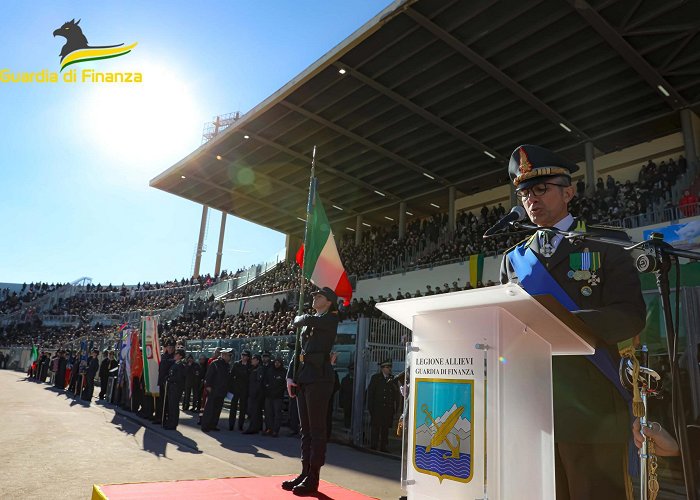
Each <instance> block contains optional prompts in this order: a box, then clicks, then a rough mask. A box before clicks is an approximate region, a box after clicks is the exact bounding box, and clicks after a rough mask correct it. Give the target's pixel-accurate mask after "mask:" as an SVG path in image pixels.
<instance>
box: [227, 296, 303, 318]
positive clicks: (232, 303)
mask: <svg viewBox="0 0 700 500" xmlns="http://www.w3.org/2000/svg"><path fill="white" fill-rule="evenodd" d="M292 295H293V294H292V293H291V292H289V291H287V292H274V293H267V294H265V295H255V296H253V297H249V298H247V299H231V300H227V301H225V302H224V309H225V311H226V314H227V315H230V314H238V312H239V311H240V310H241V302H243V301H244V300H245V301H246V304H245V308H244V309H243V312H262V311H272V309H273V306H274V305H275V300H276V299H280V302H282V299H287V302H289V301H290V300H291V299H292V298H293V297H292ZM294 300H295V301H296V299H294Z"/></svg>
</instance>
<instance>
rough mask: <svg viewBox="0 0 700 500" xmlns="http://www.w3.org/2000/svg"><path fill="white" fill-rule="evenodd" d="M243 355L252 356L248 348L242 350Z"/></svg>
mask: <svg viewBox="0 0 700 500" xmlns="http://www.w3.org/2000/svg"><path fill="white" fill-rule="evenodd" d="M241 356H248V357H250V351H249V350H248V349H243V351H241Z"/></svg>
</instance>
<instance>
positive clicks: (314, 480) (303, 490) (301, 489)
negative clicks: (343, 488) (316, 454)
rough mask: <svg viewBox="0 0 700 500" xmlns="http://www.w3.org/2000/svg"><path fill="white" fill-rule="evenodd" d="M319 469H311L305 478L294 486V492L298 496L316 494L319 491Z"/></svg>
mask: <svg viewBox="0 0 700 500" xmlns="http://www.w3.org/2000/svg"><path fill="white" fill-rule="evenodd" d="M318 476H319V474H318V471H312V470H310V471H309V474H308V475H307V476H306V477H305V478H304V480H303V481H302V482H301V483H299V484H298V485H297V486H295V487H294V489H293V490H292V493H294V494H295V495H296V496H298V497H306V496H309V495H315V494H316V493H317V492H318Z"/></svg>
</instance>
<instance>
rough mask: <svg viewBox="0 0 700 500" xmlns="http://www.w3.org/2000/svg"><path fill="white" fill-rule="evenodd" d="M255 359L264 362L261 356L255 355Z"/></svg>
mask: <svg viewBox="0 0 700 500" xmlns="http://www.w3.org/2000/svg"><path fill="white" fill-rule="evenodd" d="M253 359H257V360H258V361H262V359H261V358H260V355H259V354H253Z"/></svg>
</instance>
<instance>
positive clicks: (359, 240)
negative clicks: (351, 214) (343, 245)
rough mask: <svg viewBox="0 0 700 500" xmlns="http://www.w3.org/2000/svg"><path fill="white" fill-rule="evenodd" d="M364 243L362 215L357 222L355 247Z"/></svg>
mask: <svg viewBox="0 0 700 500" xmlns="http://www.w3.org/2000/svg"><path fill="white" fill-rule="evenodd" d="M361 243H362V214H360V215H358V216H357V222H355V245H360V244H361Z"/></svg>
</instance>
